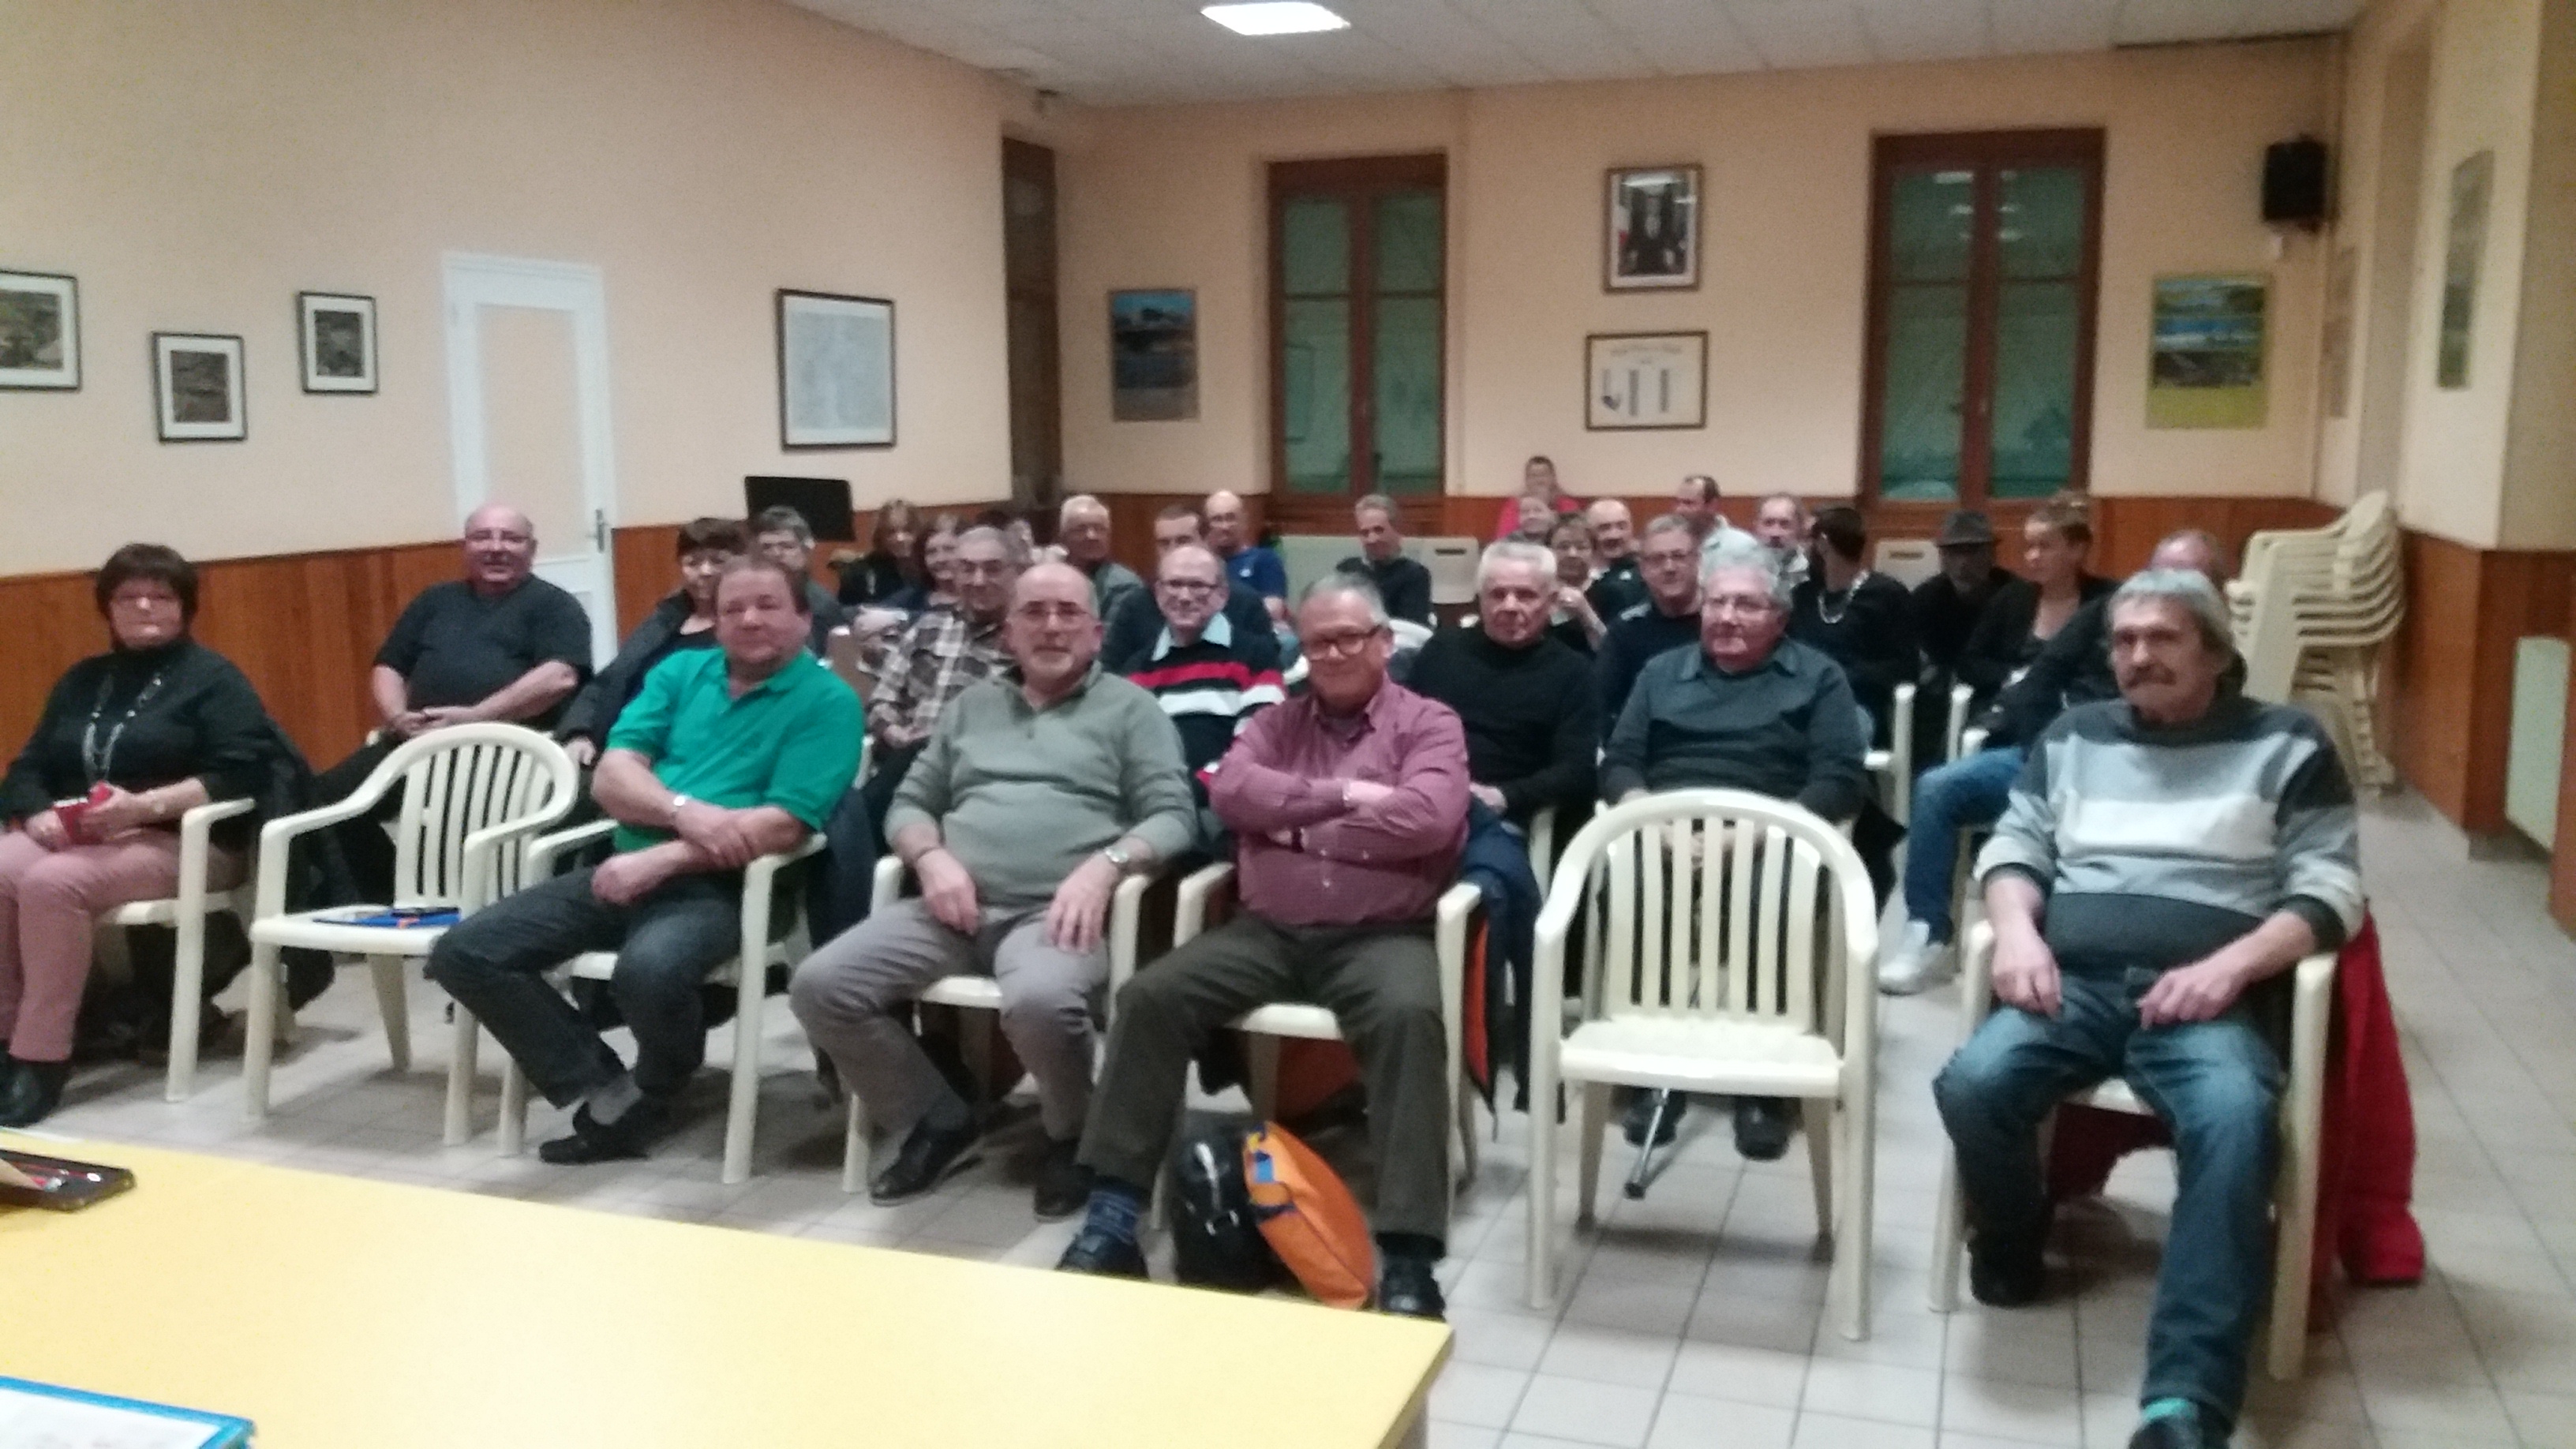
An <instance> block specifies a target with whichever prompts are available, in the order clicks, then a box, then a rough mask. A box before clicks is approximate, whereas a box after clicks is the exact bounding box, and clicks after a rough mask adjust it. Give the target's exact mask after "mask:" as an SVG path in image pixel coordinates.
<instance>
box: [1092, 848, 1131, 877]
mask: <svg viewBox="0 0 2576 1449" xmlns="http://www.w3.org/2000/svg"><path fill="white" fill-rule="evenodd" d="M1100 858H1101V859H1103V860H1105V861H1108V862H1109V864H1110V866H1111V867H1112V868H1114V869H1115V870H1116V871H1117V872H1118V873H1119V874H1120V875H1125V874H1126V873H1127V867H1129V866H1131V865H1134V864H1135V863H1136V853H1135V852H1134V851H1132V850H1129V849H1127V848H1126V847H1125V846H1122V845H1114V844H1113V845H1104V846H1102V847H1100Z"/></svg>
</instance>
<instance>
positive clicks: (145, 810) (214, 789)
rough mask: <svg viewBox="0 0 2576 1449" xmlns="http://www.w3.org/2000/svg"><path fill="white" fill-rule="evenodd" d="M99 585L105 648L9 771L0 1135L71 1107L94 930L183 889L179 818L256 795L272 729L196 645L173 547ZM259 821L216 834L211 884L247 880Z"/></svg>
mask: <svg viewBox="0 0 2576 1449" xmlns="http://www.w3.org/2000/svg"><path fill="white" fill-rule="evenodd" d="M91 592H92V595H93V597H94V598H95V599H96V601H97V604H98V611H99V614H100V615H101V616H102V617H103V618H105V619H106V620H107V624H108V631H109V635H110V639H111V644H112V647H111V648H110V649H109V650H108V652H107V653H105V654H98V655H93V656H91V657H90V658H87V659H84V660H82V661H81V662H80V663H78V664H75V665H73V666H72V667H71V668H70V670H68V671H67V672H65V673H64V675H63V677H62V678H61V679H59V680H57V681H56V682H55V684H54V688H53V692H52V693H51V694H50V695H49V696H47V698H46V700H45V710H44V714H43V715H42V716H41V717H40V718H38V720H37V721H36V728H35V731H34V733H32V734H31V735H29V736H28V738H27V745H26V748H25V749H23V750H20V751H19V752H18V757H17V759H16V760H14V761H13V762H11V764H10V766H9V771H8V774H7V775H6V776H5V777H0V821H5V822H6V823H7V824H8V826H9V827H10V830H9V833H8V834H7V835H5V836H0V1039H5V1041H6V1055H5V1056H0V1127H25V1126H29V1125H31V1124H33V1123H35V1122H38V1121H41V1120H43V1119H44V1118H45V1117H46V1116H47V1115H49V1114H51V1113H52V1111H53V1110H54V1107H55V1106H56V1104H58V1103H59V1102H60V1101H61V1100H62V1091H63V1083H64V1082H65V1080H66V1079H68V1078H69V1076H70V1074H71V1054H72V1026H73V1022H74V1020H75V1018H77V1017H78V1015H79V1013H80V1002H81V992H82V990H83V988H84V987H85V986H86V984H87V982H88V979H89V960H90V934H91V929H92V923H93V922H94V921H95V920H96V918H97V917H98V916H99V915H100V914H102V913H104V912H106V911H108V910H111V909H114V908H115V907H117V906H121V905H125V904H128V903H129V902H133V901H150V900H162V899H165V898H167V897H170V896H173V895H176V894H178V889H179V817H180V816H182V815H184V814H186V813H187V812H188V811H190V810H192V809H195V808H196V807H197V806H199V805H204V804H207V803H209V802H211V801H216V800H232V799H238V798H241V797H243V796H247V795H252V794H255V793H257V792H258V791H259V790H260V788H261V786H262V784H263V778H264V776H265V773H266V771H267V769H268V766H269V762H270V752H271V741H272V739H273V738H274V737H275V733H274V732H275V726H273V725H271V724H270V723H269V721H268V712H267V710H266V709H265V708H264V707H262V705H261V704H260V700H259V692H258V691H257V690H255V689H253V688H252V687H251V683H250V681H249V680H248V679H247V678H245V677H243V675H242V672H241V671H240V670H239V669H236V668H234V667H233V665H232V662H231V661H230V660H227V659H225V658H224V657H223V656H222V655H220V654H217V653H216V652H215V651H213V650H211V649H208V648H206V647H205V646H204V645H202V644H199V643H198V642H197V641H196V640H195V639H194V638H193V637H191V636H190V634H189V627H190V625H191V624H193V623H194V622H195V620H196V615H197V571H196V570H195V569H194V568H193V567H191V566H190V565H189V563H188V561H187V560H186V559H184V558H181V557H180V556H179V554H178V553H177V552H176V551H175V550H172V549H169V548H166V547H164V546H162V545H160V544H157V543H129V544H127V545H126V546H125V547H123V548H120V549H118V550H117V551H116V552H115V553H113V554H111V555H109V556H108V560H107V562H106V564H105V565H104V566H102V567H101V568H100V569H99V571H98V577H97V579H96V581H95V583H94V585H93V587H92V590H91ZM253 824H254V822H253V821H252V820H251V819H250V818H249V817H247V816H245V817H239V818H236V819H233V820H229V821H225V822H223V823H221V824H219V825H217V826H216V827H215V831H214V835H213V837H212V838H213V850H212V851H211V853H210V855H209V857H208V861H207V877H208V880H207V884H208V886H209V888H211V889H214V890H230V889H232V888H233V887H234V886H236V885H238V884H240V883H241V878H242V869H243V862H244V859H245V857H246V852H247V848H248V846H249V844H250V831H251V828H252V826H253Z"/></svg>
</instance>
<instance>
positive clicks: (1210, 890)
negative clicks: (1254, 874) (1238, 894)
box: [1172, 861, 1234, 946]
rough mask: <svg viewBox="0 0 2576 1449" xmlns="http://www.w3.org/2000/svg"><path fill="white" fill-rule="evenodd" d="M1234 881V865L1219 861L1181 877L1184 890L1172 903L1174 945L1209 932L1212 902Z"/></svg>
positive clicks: (1181, 890)
mask: <svg viewBox="0 0 2576 1449" xmlns="http://www.w3.org/2000/svg"><path fill="white" fill-rule="evenodd" d="M1233 880H1234V865H1233V863H1232V862H1229V861H1219V862H1217V863H1216V864H1214V865H1207V866H1201V867H1199V868H1198V869H1197V870H1194V871H1192V872H1190V873H1189V874H1188V875H1186V876H1183V877H1182V878H1181V889H1180V893H1179V894H1178V896H1177V897H1175V899H1174V901H1173V904H1172V944H1173V945H1174V946H1179V945H1182V944H1184V943H1186V942H1188V941H1189V940H1191V939H1192V938H1193V937H1195V936H1197V935H1198V934H1199V933H1200V932H1201V931H1204V930H1206V929H1207V913H1208V903H1209V902H1210V901H1211V900H1213V899H1214V898H1215V896H1216V893H1217V892H1218V891H1220V890H1222V889H1224V888H1225V887H1226V886H1228V885H1229V884H1231V883H1232V882H1233Z"/></svg>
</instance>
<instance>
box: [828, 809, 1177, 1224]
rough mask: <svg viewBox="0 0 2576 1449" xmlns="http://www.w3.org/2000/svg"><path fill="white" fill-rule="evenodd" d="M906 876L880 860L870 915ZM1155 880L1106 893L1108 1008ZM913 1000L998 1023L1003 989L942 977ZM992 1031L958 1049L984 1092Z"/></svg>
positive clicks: (864, 1135) (857, 1166) (862, 1115)
mask: <svg viewBox="0 0 2576 1449" xmlns="http://www.w3.org/2000/svg"><path fill="white" fill-rule="evenodd" d="M909 874H910V872H909V871H908V870H907V869H906V868H905V866H904V863H903V861H902V859H901V858H899V857H897V856H895V855H893V854H891V853H889V854H888V855H886V856H885V857H884V858H883V859H881V860H879V861H878V862H877V869H876V876H875V879H874V880H873V881H872V882H871V885H872V887H873V889H872V890H871V892H870V896H869V902H868V912H869V914H871V915H873V914H875V913H876V912H878V911H881V910H884V909H885V908H886V907H888V906H891V905H893V904H894V903H895V902H896V901H897V900H899V899H901V898H902V895H903V884H904V879H905V877H906V876H907V875H909ZM1160 876H1161V872H1160V871H1159V870H1156V871H1150V872H1147V873H1145V874H1142V875H1131V876H1127V877H1125V878H1123V879H1121V880H1120V881H1119V882H1118V886H1117V888H1116V889H1115V890H1113V891H1112V892H1111V893H1110V896H1109V923H1108V940H1109V987H1108V994H1107V997H1106V1002H1107V1005H1108V1007H1109V1008H1114V1007H1115V1006H1116V1004H1117V1001H1118V988H1119V987H1121V986H1124V985H1126V984H1127V978H1128V977H1130V976H1132V975H1134V974H1135V973H1136V932H1137V927H1138V925H1139V923H1140V922H1141V921H1142V920H1143V917H1144V907H1145V892H1146V891H1147V890H1149V889H1151V888H1152V886H1153V884H1154V882H1155V881H1156V880H1157V879H1159V878H1160ZM916 999H918V1000H920V1001H922V1002H924V1003H926V1004H928V1005H932V1006H951V1007H962V1008H966V1009H969V1010H974V1011H986V1012H992V1013H994V1016H995V1017H996V1018H998V1016H999V1015H1000V1013H1001V1010H1002V984H1001V983H1000V982H998V981H996V980H994V979H993V978H992V977H990V976H986V975H982V974H971V975H959V976H944V977H941V978H940V979H939V980H937V981H934V982H932V983H930V986H929V988H928V989H927V990H925V991H923V992H922V993H921V995H920V996H919V997H918V998H916ZM993 1025H994V1022H993V1020H991V1019H988V1020H987V1021H986V1022H985V1023H984V1026H985V1030H982V1031H969V1032H967V1033H966V1034H965V1039H964V1040H962V1041H960V1042H959V1043H958V1050H959V1052H960V1053H961V1054H962V1055H964V1057H965V1058H966V1066H967V1070H968V1071H970V1072H971V1073H973V1074H974V1077H975V1080H976V1081H978V1082H981V1083H985V1084H987V1085H988V1086H989V1085H990V1078H991V1076H992V1041H993V1039H992V1036H991V1035H990V1031H991V1028H992V1026H993ZM1103 1039H1104V1040H1105V1039H1106V1038H1105V1037H1104V1038H1103ZM841 1085H842V1086H843V1087H844V1088H848V1087H849V1085H850V1084H849V1083H847V1082H843V1083H842V1084H841ZM849 1097H850V1106H849V1113H848V1117H847V1120H846V1121H845V1122H844V1123H843V1126H842V1138H841V1191H843V1192H858V1191H860V1190H862V1189H864V1188H865V1187H866V1186H867V1177H868V1109H867V1103H865V1102H863V1101H861V1100H859V1094H858V1093H857V1092H856V1091H851V1092H850V1094H849Z"/></svg>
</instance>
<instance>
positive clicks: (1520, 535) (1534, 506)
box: [1503, 488, 1570, 547]
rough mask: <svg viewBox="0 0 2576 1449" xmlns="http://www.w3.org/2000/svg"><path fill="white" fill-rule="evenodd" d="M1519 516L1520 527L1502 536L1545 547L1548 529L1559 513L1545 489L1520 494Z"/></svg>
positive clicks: (1535, 489)
mask: <svg viewBox="0 0 2576 1449" xmlns="http://www.w3.org/2000/svg"><path fill="white" fill-rule="evenodd" d="M1569 501H1570V500H1569ZM1519 516H1520V528H1519V529H1518V530H1517V531H1516V532H1512V533H1507V534H1504V535H1503V537H1504V538H1506V539H1518V540H1520V541H1521V542H1523V543H1535V544H1538V545H1540V546H1541V547H1545V546H1546V544H1547V534H1548V530H1549V529H1551V528H1554V527H1555V526H1556V520H1557V519H1558V518H1559V517H1560V516H1561V515H1560V514H1559V512H1558V510H1557V508H1556V506H1555V502H1554V500H1553V499H1552V498H1551V497H1550V496H1549V495H1548V494H1547V493H1546V492H1545V491H1543V490H1541V489H1537V488H1533V489H1531V490H1530V491H1529V492H1527V493H1524V494H1522V495H1521V498H1520V514H1519Z"/></svg>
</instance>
